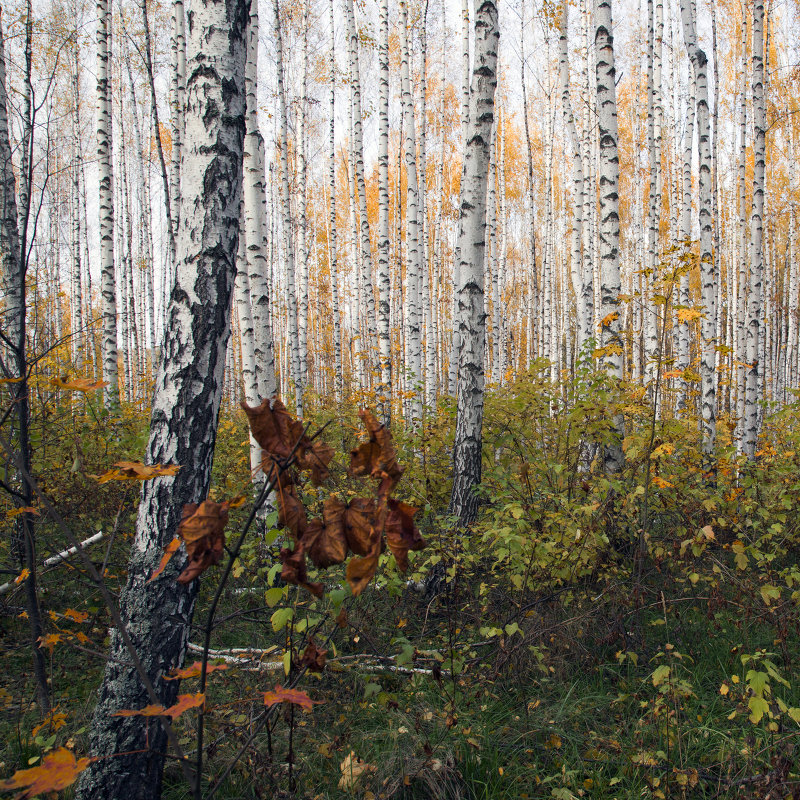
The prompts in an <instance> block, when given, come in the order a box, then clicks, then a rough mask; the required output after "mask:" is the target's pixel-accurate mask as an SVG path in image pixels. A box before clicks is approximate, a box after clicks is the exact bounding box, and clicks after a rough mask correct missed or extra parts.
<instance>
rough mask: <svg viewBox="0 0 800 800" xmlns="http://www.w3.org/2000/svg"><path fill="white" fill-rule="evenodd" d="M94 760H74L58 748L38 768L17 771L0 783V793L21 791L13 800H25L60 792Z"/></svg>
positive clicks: (94, 759)
mask: <svg viewBox="0 0 800 800" xmlns="http://www.w3.org/2000/svg"><path fill="white" fill-rule="evenodd" d="M93 761H97V759H96V758H81V759H78V760H76V759H75V754H74V753H72V752H71V751H70V750H67V748H66V747H59V748H58V750H53V752H52V753H48V754H47V755H46V756H45V757H44V758H43V759H42V763H41V764H40V765H39V766H38V767H33V768H31V769H20V770H17V771H16V772H15V773H14V775H13V777H11V778H8V779H7V780H4V781H0V792H11V791H13V790H14V789H22V790H23V791H21V792H19V793H18V794H16V795H14V800H27V798H30V797H36V796H37V795H40V794H49V793H51V792H60V791H61V790H62V789H66V788H67V787H68V786H72V784H73V783H75V780H76V778H77V777H78V775H80V774H81V772H83V771H84V770H85V769H86V767H88V766H89V764H91V763H92V762H93Z"/></svg>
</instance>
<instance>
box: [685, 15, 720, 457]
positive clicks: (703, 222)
mask: <svg viewBox="0 0 800 800" xmlns="http://www.w3.org/2000/svg"><path fill="white" fill-rule="evenodd" d="M681 22H682V23H683V39H684V43H685V45H686V50H687V52H688V53H689V60H690V62H691V64H692V75H693V78H694V82H695V91H696V92H697V95H696V122H697V145H698V152H699V178H698V194H699V205H700V285H701V293H702V301H703V310H704V316H703V322H702V333H701V336H702V347H701V351H702V352H701V360H700V379H701V386H700V391H701V395H702V398H701V403H702V407H701V408H702V423H701V424H702V429H703V452H704V453H705V454H706V456H710V455H711V454H712V453H713V452H714V445H715V442H716V435H717V421H716V414H717V405H716V374H715V356H716V345H717V288H716V284H717V276H716V275H715V274H714V259H713V257H712V252H711V250H712V245H713V243H712V221H711V203H712V197H711V124H710V120H709V110H708V59H707V58H706V54H705V53H704V52H703V50H701V49H700V48H699V47H698V44H697V21H696V19H695V11H694V6H693V5H692V2H691V0H681Z"/></svg>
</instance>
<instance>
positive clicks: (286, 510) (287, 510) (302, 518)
mask: <svg viewBox="0 0 800 800" xmlns="http://www.w3.org/2000/svg"><path fill="white" fill-rule="evenodd" d="M276 497H277V498H278V524H279V525H281V526H282V527H284V528H288V529H289V530H290V531H291V532H292V536H293V537H294V538H295V540H297V539H302V538H303V537H304V536H305V534H306V530H307V528H308V515H307V514H306V509H305V507H304V506H303V504H302V503H301V502H300V498H299V497H298V496H297V491H296V489H295V488H294V486H292V485H288V486H284V485H280V486H279V487H278V490H277V492H276Z"/></svg>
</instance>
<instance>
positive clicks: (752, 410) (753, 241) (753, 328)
mask: <svg viewBox="0 0 800 800" xmlns="http://www.w3.org/2000/svg"><path fill="white" fill-rule="evenodd" d="M752 63H753V70H752V78H753V133H754V139H753V206H752V212H751V215H750V258H749V262H750V285H749V291H748V297H747V339H746V346H747V351H746V352H747V365H748V366H747V367H746V372H747V383H746V389H745V406H744V428H743V441H742V450H743V452H744V453H745V455H747V456H748V458H754V457H755V452H756V444H757V442H758V405H759V401H760V400H761V396H762V395H761V393H760V391H759V389H760V386H759V380H763V372H764V365H763V362H762V360H761V358H760V357H759V356H760V344H761V342H760V339H761V336H762V331H761V327H762V325H761V318H762V309H761V303H762V298H761V283H762V281H763V273H764V246H763V240H764V185H765V180H764V179H765V172H766V127H767V123H766V113H765V109H764V0H754V4H753V61H752Z"/></svg>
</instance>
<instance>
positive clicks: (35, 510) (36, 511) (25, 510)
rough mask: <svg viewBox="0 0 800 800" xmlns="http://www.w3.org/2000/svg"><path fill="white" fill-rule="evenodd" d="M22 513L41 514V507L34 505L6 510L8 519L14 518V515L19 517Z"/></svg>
mask: <svg viewBox="0 0 800 800" xmlns="http://www.w3.org/2000/svg"><path fill="white" fill-rule="evenodd" d="M20 514H36V516H37V517H38V516H39V509H38V508H36V507H34V506H24V507H23V508H12V509H11V510H10V511H6V519H14V517H18V516H19V515H20Z"/></svg>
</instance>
